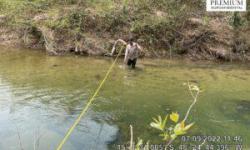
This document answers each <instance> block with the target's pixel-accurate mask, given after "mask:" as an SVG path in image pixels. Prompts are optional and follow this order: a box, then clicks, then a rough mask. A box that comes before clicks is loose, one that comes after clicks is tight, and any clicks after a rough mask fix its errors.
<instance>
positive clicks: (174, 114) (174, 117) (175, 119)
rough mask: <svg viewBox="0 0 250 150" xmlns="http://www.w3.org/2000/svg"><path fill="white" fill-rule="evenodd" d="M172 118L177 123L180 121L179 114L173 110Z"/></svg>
mask: <svg viewBox="0 0 250 150" xmlns="http://www.w3.org/2000/svg"><path fill="white" fill-rule="evenodd" d="M170 119H171V120H172V121H173V122H175V123H177V122H178V121H179V114H178V113H174V112H172V114H171V115H170Z"/></svg>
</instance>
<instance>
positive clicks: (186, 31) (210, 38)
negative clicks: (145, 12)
mask: <svg viewBox="0 0 250 150" xmlns="http://www.w3.org/2000/svg"><path fill="white" fill-rule="evenodd" d="M75 12H77V11H73V13H72V10H70V9H68V8H66V9H64V12H63V14H62V12H57V13H53V14H52V15H51V13H42V14H41V13H40V14H36V15H35V16H33V18H32V19H31V22H32V23H31V24H29V25H26V26H21V27H14V28H13V27H9V26H6V25H4V23H5V22H6V18H7V17H6V16H4V15H1V16H0V24H2V25H1V27H0V44H2V45H7V46H16V47H18V46H24V47H28V48H39V49H46V51H47V52H48V53H49V54H52V55H62V54H64V53H69V52H73V53H75V54H78V55H104V54H105V53H106V52H108V51H109V50H110V48H111V46H112V43H113V42H114V41H115V40H116V39H118V38H122V39H125V40H126V39H128V37H129V35H130V34H132V35H133V36H135V37H136V38H137V39H138V42H139V43H140V44H141V45H142V46H143V47H144V49H145V50H146V56H149V57H155V56H157V57H165V56H169V55H174V56H184V57H188V58H191V59H206V60H214V59H220V60H227V61H228V60H250V50H249V48H250V43H249V32H250V31H249V29H248V28H244V29H243V28H242V29H235V28H233V27H232V26H230V25H229V23H228V18H227V17H226V16H209V19H207V20H206V19H204V17H202V16H200V17H199V16H198V17H197V16H196V17H194V16H189V18H188V19H185V20H184V21H183V23H182V24H181V25H178V26H175V27H173V28H171V27H170V28H169V27H165V26H167V25H168V24H167V23H166V24H164V23H165V22H159V23H158V24H154V26H149V25H148V24H147V23H145V21H140V22H139V25H137V26H132V27H131V25H130V24H129V23H128V22H123V20H124V18H123V16H122V15H123V14H120V15H118V18H117V16H112V15H111V16H107V15H104V16H101V15H98V14H95V13H93V12H92V11H91V9H89V10H87V9H86V10H84V12H82V13H81V12H80V13H79V12H77V13H75ZM119 13H120V12H119ZM153 14H154V13H153ZM164 15H165V14H164V12H160V11H157V12H156V13H155V16H153V17H152V14H151V16H150V17H151V18H154V17H159V18H163V17H165V16H164ZM112 17H114V18H112ZM119 17H120V18H119ZM108 19H110V20H108ZM107 20H108V22H107ZM145 20H146V19H145ZM158 20H159V19H158ZM105 21H106V22H105Z"/></svg>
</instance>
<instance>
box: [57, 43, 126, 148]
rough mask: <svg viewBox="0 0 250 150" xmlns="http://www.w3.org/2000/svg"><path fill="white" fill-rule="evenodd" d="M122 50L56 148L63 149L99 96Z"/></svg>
mask: <svg viewBox="0 0 250 150" xmlns="http://www.w3.org/2000/svg"><path fill="white" fill-rule="evenodd" d="M121 51H122V48H121V49H120V50H119V53H118V55H117V56H116V58H115V60H114V62H113V63H112V65H111V66H110V67H109V70H108V71H107V73H106V75H105V77H104V78H103V80H102V82H101V83H100V85H99V86H98V88H97V89H96V91H95V93H94V95H93V96H92V97H91V98H90V99H89V101H88V103H87V105H86V106H85V107H84V108H83V110H82V112H81V113H80V115H79V116H78V117H77V119H76V121H75V122H74V124H73V125H72V126H71V127H70V128H69V130H68V131H67V133H66V135H65V136H64V138H63V140H62V141H61V142H60V144H59V145H58V146H57V148H56V150H61V149H62V147H63V145H64V144H65V142H66V141H67V140H68V138H69V136H70V135H71V133H72V132H73V130H74V129H75V127H76V126H77V124H78V123H79V122H80V121H81V118H82V117H83V116H84V114H85V113H86V112H87V110H88V109H89V107H90V105H91V104H92V103H93V101H94V100H95V97H96V96H97V94H98V93H99V91H100V90H101V88H102V86H103V85H104V83H105V81H106V80H107V78H108V76H109V74H110V73H111V71H112V69H113V68H114V66H115V64H116V62H117V59H118V57H119V56H120V54H121Z"/></svg>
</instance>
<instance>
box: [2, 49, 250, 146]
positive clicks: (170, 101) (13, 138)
mask: <svg viewBox="0 0 250 150" xmlns="http://www.w3.org/2000/svg"><path fill="white" fill-rule="evenodd" d="M111 63H112V60H111V59H105V58H87V57H75V56H63V57H50V56H46V54H45V53H43V52H42V51H31V50H13V49H8V48H3V47H1V48H0V139H1V140H0V149H1V150H18V149H22V148H23V149H24V150H33V149H40V150H45V149H51V150H53V149H55V148H56V146H57V144H58V143H59V141H60V140H61V139H62V137H63V136H64V134H65V132H66V131H67V129H68V128H69V127H70V126H71V125H72V123H73V121H74V120H75V118H76V117H77V115H78V114H79V113H80V111H81V109H82V107H83V106H84V105H85V104H86V100H87V99H88V97H89V96H90V95H91V94H92V93H93V91H94V90H95V88H96V87H97V85H98V84H99V82H100V80H101V79H102V78H103V76H104V73H105V72H106V70H107V68H108V67H109V65H110V64H111ZM138 67H139V69H136V70H129V69H124V68H123V67H122V60H120V62H119V63H118V64H117V65H116V66H115V68H114V70H113V72H112V75H111V77H110V78H109V80H108V81H107V83H106V84H105V86H104V87H103V89H102V90H101V92H100V94H99V95H98V97H97V99H96V101H95V102H94V105H92V107H91V109H90V111H89V112H88V113H87V116H86V117H85V118H84V119H82V121H81V123H80V124H79V125H78V126H77V128H76V130H75V131H74V132H73V134H72V135H71V137H70V139H69V141H68V142H67V144H66V145H65V146H64V149H65V150H80V149H81V150H82V149H84V150H91V149H114V147H115V146H114V144H124V143H125V142H126V141H128V140H129V136H130V135H129V125H130V124H131V125H133V127H134V135H135V136H136V137H141V138H143V139H145V140H150V141H151V143H159V138H158V136H157V132H155V131H154V130H152V129H151V128H150V126H149V123H150V122H151V120H152V119H151V118H152V117H154V116H157V115H158V114H161V115H163V114H167V113H169V112H171V111H178V112H179V113H180V114H181V115H182V116H184V114H185V112H186V110H187V108H188V107H189V105H190V103H191V102H192V99H191V97H190V95H189V92H188V91H187V87H186V86H183V83H185V82H187V81H193V82H196V83H198V84H199V85H200V87H201V88H202V89H203V90H204V92H203V93H202V94H201V95H200V97H199V100H198V102H197V104H196V105H195V107H194V109H193V110H192V113H191V116H190V118H189V120H188V121H189V122H195V126H194V127H193V128H192V130H191V131H190V132H189V135H200V136H202V135H205V136H209V135H210V136H215V135H216V136H221V138H223V137H224V136H230V137H231V140H230V142H227V143H228V144H233V143H237V142H235V141H233V139H234V137H235V136H240V137H241V138H242V139H243V141H242V143H243V145H244V146H245V148H247V149H249V148H250V130H249V129H250V70H249V69H250V65H247V64H244V65H243V64H241V65H240V64H229V63H223V64H218V63H217V64H216V63H211V62H197V63H194V62H193V63H191V62H187V61H166V60H147V59H144V60H140V61H139V65H138ZM178 141H179V143H182V144H187V143H185V142H184V141H182V142H180V141H181V139H178V140H177V142H178ZM208 143H210V144H213V142H207V143H206V144H208ZM238 143H241V142H238ZM206 144H205V145H206ZM220 144H222V143H220V142H219V143H214V145H220Z"/></svg>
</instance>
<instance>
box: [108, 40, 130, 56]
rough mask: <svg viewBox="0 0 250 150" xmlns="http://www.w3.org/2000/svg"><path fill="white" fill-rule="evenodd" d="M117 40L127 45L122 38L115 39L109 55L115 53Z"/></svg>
mask: <svg viewBox="0 0 250 150" xmlns="http://www.w3.org/2000/svg"><path fill="white" fill-rule="evenodd" d="M118 42H121V43H122V44H124V45H127V43H126V42H125V41H124V40H122V39H118V40H116V41H115V44H114V46H113V48H112V51H111V56H113V55H114V54H115V47H116V44H117V43H118Z"/></svg>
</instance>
